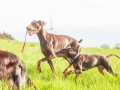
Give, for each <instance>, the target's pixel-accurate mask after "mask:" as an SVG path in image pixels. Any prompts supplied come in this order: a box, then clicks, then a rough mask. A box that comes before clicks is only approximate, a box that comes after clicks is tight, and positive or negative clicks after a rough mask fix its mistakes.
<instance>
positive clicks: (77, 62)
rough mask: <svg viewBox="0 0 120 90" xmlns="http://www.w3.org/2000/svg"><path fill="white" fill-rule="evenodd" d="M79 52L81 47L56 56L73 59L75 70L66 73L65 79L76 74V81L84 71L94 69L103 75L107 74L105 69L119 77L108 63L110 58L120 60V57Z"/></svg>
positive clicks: (60, 52)
mask: <svg viewBox="0 0 120 90" xmlns="http://www.w3.org/2000/svg"><path fill="white" fill-rule="evenodd" d="M78 50H79V47H78V48H66V49H62V50H61V51H58V52H57V53H56V55H58V56H60V57H65V56H66V57H68V58H71V60H72V62H73V66H74V68H75V70H70V71H68V72H66V73H65V77H67V76H68V75H70V74H76V79H75V81H76V80H77V78H78V77H79V75H80V74H81V73H82V71H86V70H88V69H91V68H93V67H97V68H98V70H99V72H100V73H101V74H103V75H105V74H106V73H105V72H104V69H106V70H107V71H108V72H109V73H112V74H113V75H114V76H117V74H116V73H115V72H114V70H113V68H112V66H111V64H110V62H109V61H108V58H109V57H110V56H116V57H118V58H119V59H120V57H119V56H117V55H115V54H110V55H108V56H101V55H87V54H79V51H78Z"/></svg>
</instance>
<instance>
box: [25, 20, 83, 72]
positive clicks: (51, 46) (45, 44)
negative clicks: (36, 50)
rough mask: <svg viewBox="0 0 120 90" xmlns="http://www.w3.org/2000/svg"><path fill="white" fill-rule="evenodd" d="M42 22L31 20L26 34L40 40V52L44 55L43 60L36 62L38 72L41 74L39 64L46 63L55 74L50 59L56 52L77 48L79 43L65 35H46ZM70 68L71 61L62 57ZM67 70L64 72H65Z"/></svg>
mask: <svg viewBox="0 0 120 90" xmlns="http://www.w3.org/2000/svg"><path fill="white" fill-rule="evenodd" d="M45 24H46V23H45V22H44V21H35V20H33V21H32V22H31V24H30V25H29V26H27V27H26V28H27V32H28V33H29V35H33V34H37V36H38V38H39V40H40V46H41V51H42V53H43V54H44V55H45V57H44V58H42V59H41V60H39V61H38V70H39V72H41V71H42V70H41V63H43V62H45V61H47V62H48V64H49V65H50V67H51V70H52V71H53V72H54V73H55V70H54V66H53V62H52V59H53V58H55V57H56V54H55V53H56V52H57V51H59V50H61V49H63V48H67V47H77V46H79V44H80V42H81V41H82V40H81V41H80V42H79V41H77V40H76V39H74V38H72V37H69V36H66V35H56V34H51V33H48V32H47V31H46V30H45V29H44V25H45ZM64 58H65V59H66V60H67V61H68V62H69V64H70V66H71V64H72V63H71V61H70V60H69V58H66V57H64ZM66 71H67V69H66V70H65V71H64V72H66Z"/></svg>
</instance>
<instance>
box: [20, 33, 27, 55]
mask: <svg viewBox="0 0 120 90" xmlns="http://www.w3.org/2000/svg"><path fill="white" fill-rule="evenodd" d="M26 36H27V32H26V34H25V41H24V44H23V47H22V50H21V53H23V51H24V47H25V44H26Z"/></svg>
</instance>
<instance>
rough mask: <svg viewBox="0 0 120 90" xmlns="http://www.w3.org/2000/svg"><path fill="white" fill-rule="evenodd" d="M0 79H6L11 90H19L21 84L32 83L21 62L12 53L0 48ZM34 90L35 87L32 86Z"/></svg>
mask: <svg viewBox="0 0 120 90" xmlns="http://www.w3.org/2000/svg"><path fill="white" fill-rule="evenodd" d="M0 80H2V81H6V80H7V81H8V82H9V86H10V87H11V88H12V89H13V90H21V88H22V85H23V84H25V85H26V86H28V85H33V83H32V82H31V80H30V78H29V77H28V75H27V71H26V68H25V66H24V64H23V62H22V61H21V60H20V59H19V58H18V57H17V56H16V55H15V54H13V53H11V52H7V51H2V50H0ZM34 88H35V90H36V87H35V86H34Z"/></svg>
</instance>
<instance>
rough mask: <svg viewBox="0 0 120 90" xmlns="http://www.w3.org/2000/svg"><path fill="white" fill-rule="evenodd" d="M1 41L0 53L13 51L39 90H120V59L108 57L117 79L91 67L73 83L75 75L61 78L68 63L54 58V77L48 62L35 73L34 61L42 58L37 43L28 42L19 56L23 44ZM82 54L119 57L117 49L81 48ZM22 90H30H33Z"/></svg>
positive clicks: (0, 88) (1, 87) (2, 87)
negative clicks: (111, 54) (40, 70)
mask: <svg viewBox="0 0 120 90" xmlns="http://www.w3.org/2000/svg"><path fill="white" fill-rule="evenodd" d="M0 42H1V43H0V50H7V51H10V52H13V53H14V54H16V55H17V56H19V57H20V58H21V60H23V62H24V64H25V66H26V68H27V71H28V75H29V77H30V78H31V79H32V81H33V82H34V84H35V85H36V86H37V88H38V90H120V60H119V59H118V58H116V57H111V58H110V62H111V64H112V66H113V68H114V70H115V72H116V73H117V74H118V77H114V76H113V75H111V74H109V73H108V76H107V77H105V76H103V75H101V74H100V73H99V72H98V70H97V68H93V69H91V70H88V71H85V72H83V73H82V74H81V75H80V77H79V79H78V81H77V83H75V81H74V78H75V75H70V76H69V77H67V78H66V79H65V78H64V77H63V71H64V69H65V68H66V67H67V66H68V62H67V61H65V60H64V59H63V58H55V59H53V62H54V67H55V70H56V73H57V77H56V78H55V77H54V75H53V73H52V72H51V69H50V67H49V65H48V63H47V62H44V63H43V64H42V73H38V71H37V62H38V60H40V59H41V58H43V57H44V55H43V54H42V53H41V51H40V45H39V43H31V42H27V43H26V47H25V50H24V53H21V49H22V46H23V42H18V41H12V40H0ZM82 53H87V54H101V55H108V54H110V53H113V54H117V55H119V56H120V50H116V49H99V48H82ZM71 69H73V68H71ZM6 87H7V85H5V84H4V83H2V82H0V90H7V88H6ZM24 90H33V87H29V88H28V89H24Z"/></svg>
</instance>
